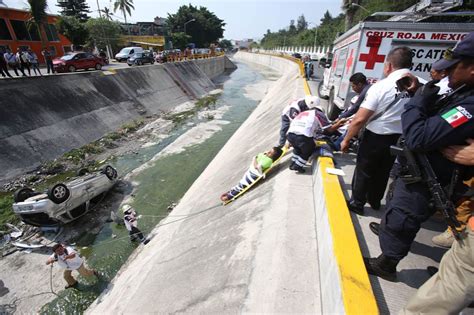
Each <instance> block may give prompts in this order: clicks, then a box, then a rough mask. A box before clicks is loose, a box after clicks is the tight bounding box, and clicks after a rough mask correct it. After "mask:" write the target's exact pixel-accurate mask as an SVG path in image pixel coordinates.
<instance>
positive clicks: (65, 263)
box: [46, 244, 98, 289]
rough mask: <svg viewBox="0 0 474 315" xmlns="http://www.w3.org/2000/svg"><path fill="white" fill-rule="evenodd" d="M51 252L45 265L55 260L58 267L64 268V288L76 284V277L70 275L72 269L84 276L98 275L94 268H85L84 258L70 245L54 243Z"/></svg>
mask: <svg viewBox="0 0 474 315" xmlns="http://www.w3.org/2000/svg"><path fill="white" fill-rule="evenodd" d="M53 253H54V254H52V255H51V256H50V257H49V258H48V260H47V261H46V265H49V264H52V263H55V262H57V263H58V265H59V267H61V268H64V269H65V270H64V280H66V282H67V286H66V289H69V288H73V287H75V286H76V285H77V281H76V279H74V277H73V276H72V271H73V270H77V271H78V272H79V273H80V274H81V275H82V276H84V277H90V276H94V275H95V276H96V277H97V276H98V274H97V272H96V271H95V270H90V269H87V268H86V267H85V266H84V260H83V259H82V257H81V256H79V254H78V253H77V252H76V251H75V250H74V249H73V248H72V247H69V246H68V247H64V246H63V245H61V244H56V245H54V246H53Z"/></svg>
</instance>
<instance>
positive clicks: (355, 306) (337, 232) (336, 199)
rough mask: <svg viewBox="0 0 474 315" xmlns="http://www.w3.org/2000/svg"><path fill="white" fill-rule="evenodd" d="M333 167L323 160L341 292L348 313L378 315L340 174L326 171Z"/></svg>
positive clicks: (327, 160)
mask: <svg viewBox="0 0 474 315" xmlns="http://www.w3.org/2000/svg"><path fill="white" fill-rule="evenodd" d="M328 167H330V168H333V167H334V163H333V161H332V159H331V158H328V157H319V170H318V172H319V173H320V174H321V177H322V182H323V190H324V196H325V198H326V209H327V213H328V219H329V225H330V227H331V234H332V241H333V246H334V255H335V258H336V261H337V265H338V267H339V274H340V276H341V279H340V280H341V282H340V283H341V290H342V298H343V301H344V308H345V310H346V314H378V313H379V311H378V307H377V302H376V300H375V296H374V293H373V291H372V286H371V284H370V280H369V276H368V274H367V271H366V269H365V266H364V261H363V259H362V254H361V252H360V246H359V242H358V241H357V236H356V233H355V230H354V225H353V223H352V220H351V216H350V214H349V210H348V209H347V205H346V202H345V199H344V195H343V193H342V189H341V185H340V184H339V179H338V177H337V175H331V174H328V173H327V172H326V168H328Z"/></svg>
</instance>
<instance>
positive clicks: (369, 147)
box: [341, 47, 412, 214]
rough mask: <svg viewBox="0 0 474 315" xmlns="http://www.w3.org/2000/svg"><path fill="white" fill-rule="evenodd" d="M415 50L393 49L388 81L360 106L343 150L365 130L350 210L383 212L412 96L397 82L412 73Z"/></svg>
mask: <svg viewBox="0 0 474 315" xmlns="http://www.w3.org/2000/svg"><path fill="white" fill-rule="evenodd" d="M411 65H412V50H411V49H410V48H409V47H397V48H394V49H392V50H391V51H390V52H389V53H388V55H387V59H386V60H385V63H384V75H385V79H383V80H381V81H378V82H377V83H375V84H374V85H372V86H371V87H370V88H369V89H368V91H367V94H366V97H365V100H364V101H363V102H362V104H361V105H360V108H359V110H358V111H357V113H356V115H355V117H354V119H353V120H352V122H351V124H350V125H349V129H348V130H347V134H346V136H345V137H344V140H342V142H341V151H343V152H347V151H348V149H349V145H350V140H351V139H352V138H353V137H355V136H357V135H358V134H359V132H360V131H361V130H362V129H363V127H364V126H366V127H365V131H364V132H363V135H362V138H361V140H360V146H359V150H358V152H357V161H356V168H355V171H354V177H353V178H352V196H351V199H350V200H349V202H348V208H349V210H350V211H352V212H355V213H357V214H363V212H364V205H365V203H366V202H369V204H370V206H371V207H372V208H373V209H374V210H378V209H380V201H381V200H382V198H383V195H384V193H385V188H386V187H387V182H388V178H389V174H390V169H391V168H392V165H393V162H394V160H395V157H393V156H392V155H391V154H390V146H391V145H394V144H395V143H396V142H397V140H398V138H399V137H400V134H401V133H402V126H401V124H400V115H401V113H402V112H403V106H404V105H405V104H406V103H407V102H408V100H409V98H408V94H404V93H401V91H399V90H398V88H397V84H396V82H397V81H398V80H399V79H401V78H402V77H403V76H405V75H406V74H407V73H410V67H411Z"/></svg>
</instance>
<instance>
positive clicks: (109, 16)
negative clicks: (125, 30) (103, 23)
mask: <svg viewBox="0 0 474 315" xmlns="http://www.w3.org/2000/svg"><path fill="white" fill-rule="evenodd" d="M100 12H102V13H104V18H105V19H106V20H109V21H112V20H113V19H112V12H110V10H109V8H107V7H104V8H103V9H102V10H100Z"/></svg>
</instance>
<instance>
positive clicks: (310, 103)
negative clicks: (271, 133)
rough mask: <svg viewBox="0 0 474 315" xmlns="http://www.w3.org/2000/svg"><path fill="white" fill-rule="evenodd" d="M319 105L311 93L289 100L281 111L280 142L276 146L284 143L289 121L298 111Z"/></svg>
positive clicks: (281, 145) (317, 99)
mask: <svg viewBox="0 0 474 315" xmlns="http://www.w3.org/2000/svg"><path fill="white" fill-rule="evenodd" d="M318 105H319V98H318V97H316V96H312V95H306V96H305V97H304V98H300V99H298V100H296V101H293V102H291V103H290V104H289V105H287V106H286V107H285V108H284V109H283V112H282V113H281V129H280V142H279V143H278V146H279V147H280V148H281V147H283V146H284V145H285V143H286V134H287V132H288V128H290V123H291V121H292V120H293V118H295V117H296V116H297V115H298V114H299V113H301V112H304V111H305V110H308V109H309V108H310V107H315V106H318Z"/></svg>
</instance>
